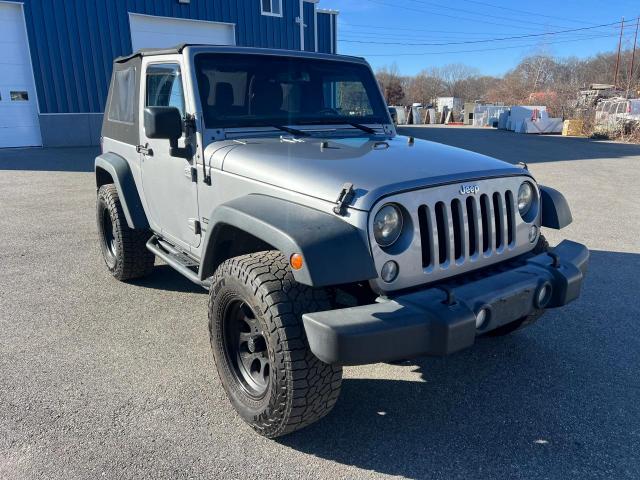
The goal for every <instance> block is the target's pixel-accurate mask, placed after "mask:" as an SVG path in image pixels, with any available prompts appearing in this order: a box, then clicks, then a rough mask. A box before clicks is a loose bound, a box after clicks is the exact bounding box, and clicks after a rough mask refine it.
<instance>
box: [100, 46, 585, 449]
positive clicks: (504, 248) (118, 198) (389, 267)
mask: <svg viewBox="0 0 640 480" xmlns="http://www.w3.org/2000/svg"><path fill="white" fill-rule="evenodd" d="M102 135H103V139H102V154H101V155H100V156H98V157H97V158H96V161H95V173H96V183H97V192H98V200H97V223H98V229H99V232H100V238H101V246H102V253H103V255H104V260H105V262H106V265H107V267H108V269H109V270H110V271H111V273H112V274H113V276H114V277H116V278H117V279H119V280H129V279H132V278H136V277H141V276H144V275H147V274H150V273H151V272H152V270H153V266H154V262H155V258H156V257H159V258H160V259H161V260H163V261H164V262H166V263H167V264H168V265H170V266H171V267H173V268H174V269H175V270H177V271H178V272H179V273H181V274H182V275H184V276H186V277H187V278H188V279H190V280H191V281H193V282H195V283H197V284H199V285H201V286H202V287H203V288H205V289H207V290H209V312H208V314H209V334H210V340H211V346H212V349H213V356H214V359H215V364H216V366H217V370H218V373H219V376H220V380H221V382H222V385H223V386H224V388H225V390H226V392H227V394H228V396H229V399H230V401H231V403H232V404H233V406H234V407H235V409H236V410H237V411H238V413H239V414H240V415H241V416H242V418H243V419H244V420H246V421H247V422H248V423H249V424H250V425H251V426H252V427H253V428H254V429H255V430H257V431H258V432H259V433H260V434H262V435H265V436H267V437H276V436H279V435H283V434H286V433H289V432H292V431H294V430H296V429H299V428H301V427H304V426H306V425H309V424H311V423H313V422H315V421H316V420H318V419H320V418H322V417H323V416H324V415H326V414H327V413H328V412H329V411H330V410H331V408H332V407H333V406H334V404H335V402H336V400H337V398H338V394H339V391H340V385H341V380H342V366H343V365H358V364H367V363H374V362H385V361H395V360H401V359H407V358H412V357H416V356H420V355H446V354H450V353H453V352H456V351H458V350H461V349H463V348H467V347H470V346H472V345H473V343H474V341H475V339H476V337H478V336H479V335H485V334H493V335H502V334H507V333H509V332H512V331H514V330H516V329H517V328H521V327H523V326H525V325H528V324H530V323H532V322H533V321H535V320H536V319H537V318H538V317H539V316H540V315H541V314H542V312H543V311H544V310H545V309H547V308H556V307H561V306H563V305H566V304H567V303H569V302H571V301H573V300H575V299H576V298H577V297H578V295H579V293H580V288H581V284H582V280H583V276H584V275H585V273H586V269H587V263H588V259H589V252H588V250H587V249H586V247H584V246H583V245H580V244H577V243H574V242H571V241H563V242H562V243H560V244H559V245H558V246H556V247H555V248H550V247H549V246H548V244H547V242H546V241H545V240H544V237H543V236H542V235H541V231H540V229H541V227H547V228H554V229H560V228H563V227H564V226H566V225H567V224H569V223H570V222H571V213H570V211H569V207H568V206H567V203H566V201H565V199H564V197H563V196H562V195H561V194H560V193H559V192H557V191H555V190H553V189H551V188H549V187H543V186H541V185H538V184H537V183H536V182H535V180H534V179H533V177H532V176H531V174H530V173H529V172H528V171H527V169H526V167H525V168H522V167H521V166H515V165H511V164H509V163H505V162H502V161H498V160H495V159H493V158H489V157H486V156H483V155H479V154H476V153H472V152H468V151H465V150H460V149H456V148H452V147H448V146H444V145H439V144H436V143H431V142H427V141H419V140H414V139H413V138H403V137H399V136H398V135H396V131H395V128H394V125H393V122H392V120H391V118H390V115H389V111H388V109H387V107H386V105H385V103H384V100H383V97H382V95H381V93H380V90H379V87H378V84H377V83H376V79H375V77H374V75H373V73H372V71H371V68H370V67H369V65H368V64H367V63H366V62H365V61H364V60H363V59H360V58H353V57H345V56H337V55H323V54H312V53H306V52H289V51H282V50H262V49H253V48H236V47H217V46H205V45H181V46H179V47H176V48H172V49H167V50H144V51H139V52H137V53H135V54H133V55H131V56H128V57H126V58H118V59H116V61H115V63H114V71H113V77H112V80H111V87H110V92H109V97H108V100H107V108H106V113H105V116H104V125H103V130H102ZM514 160H517V158H515V159H514Z"/></svg>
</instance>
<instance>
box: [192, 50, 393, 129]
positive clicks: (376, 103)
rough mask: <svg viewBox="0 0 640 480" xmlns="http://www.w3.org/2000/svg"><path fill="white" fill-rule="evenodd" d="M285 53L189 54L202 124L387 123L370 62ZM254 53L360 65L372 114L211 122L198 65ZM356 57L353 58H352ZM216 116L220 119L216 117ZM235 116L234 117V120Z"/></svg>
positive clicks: (220, 126) (275, 58)
mask: <svg viewBox="0 0 640 480" xmlns="http://www.w3.org/2000/svg"><path fill="white" fill-rule="evenodd" d="M287 53H288V54H282V53H280V52H278V53H276V52H273V53H271V52H270V53H268V54H265V53H262V52H242V51H237V50H233V51H222V52H216V51H195V52H194V53H193V56H192V63H191V65H192V75H193V78H192V82H193V85H194V87H195V88H196V91H197V93H196V95H194V100H195V101H196V102H197V107H198V108H197V110H198V111H199V112H200V113H201V115H202V120H203V124H204V126H205V128H206V129H209V130H211V129H214V130H225V129H249V128H264V127H272V126H274V125H279V126H309V127H312V126H313V127H318V126H330V125H333V126H336V125H345V126H351V125H350V124H353V123H358V124H361V125H372V124H373V125H389V124H390V122H391V120H390V117H389V111H388V109H387V105H386V102H385V101H384V98H383V96H382V91H381V90H380V86H379V84H378V81H377V79H376V77H375V74H374V73H373V70H372V69H371V67H370V65H369V64H368V63H367V62H365V61H364V60H362V61H350V60H349V59H348V58H347V59H345V58H344V57H339V56H336V58H335V59H334V58H328V57H329V56H328V55H319V56H317V57H316V56H313V55H301V54H298V52H287ZM223 56H224V57H235V58H239V57H257V58H260V59H261V60H262V59H264V61H269V60H270V59H271V60H273V61H274V62H276V61H282V60H283V59H289V60H291V61H300V62H305V61H308V62H319V63H320V64H335V65H339V64H345V65H349V66H350V67H352V68H354V69H361V72H358V73H359V74H360V75H361V80H362V85H363V87H364V89H365V92H366V95H367V99H368V101H369V104H370V107H371V109H372V112H373V113H372V114H371V115H367V116H360V115H339V116H326V117H318V116H317V115H316V116H312V117H304V116H300V117H298V116H291V115H286V116H270V117H263V118H260V117H254V116H247V115H243V116H242V117H238V118H229V119H228V120H226V121H224V122H222V121H220V122H218V121H216V122H215V123H214V122H213V121H212V120H214V119H212V118H207V115H206V113H205V105H204V102H203V99H202V93H201V88H202V84H201V80H200V77H201V75H200V71H201V68H202V67H201V65H202V63H201V62H203V61H207V60H208V59H209V58H216V57H223ZM354 60H356V59H354ZM217 120H220V119H217ZM234 120H238V121H234Z"/></svg>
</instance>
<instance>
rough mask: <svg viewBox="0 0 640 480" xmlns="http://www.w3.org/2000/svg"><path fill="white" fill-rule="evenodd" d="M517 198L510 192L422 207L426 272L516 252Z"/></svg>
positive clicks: (421, 236)
mask: <svg viewBox="0 0 640 480" xmlns="http://www.w3.org/2000/svg"><path fill="white" fill-rule="evenodd" d="M514 198H515V197H514V195H513V192H512V191H511V190H507V191H504V192H494V193H493V194H482V195H479V196H478V197H471V196H470V197H467V198H466V200H464V201H462V200H461V199H458V198H455V199H453V200H451V201H446V202H445V201H438V202H435V203H434V204H423V205H420V206H419V207H418V221H419V229H420V239H421V244H422V266H423V268H425V269H431V268H436V267H442V268H446V267H447V266H449V265H451V264H461V263H464V262H465V261H466V260H469V259H475V258H478V257H480V256H483V257H487V256H490V255H492V254H494V253H500V252H503V251H504V250H508V249H511V248H514V247H515V235H514V232H515V228H516V225H515V222H516V218H515V214H514V213H515V203H514Z"/></svg>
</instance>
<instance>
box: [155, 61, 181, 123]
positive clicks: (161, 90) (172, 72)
mask: <svg viewBox="0 0 640 480" xmlns="http://www.w3.org/2000/svg"><path fill="white" fill-rule="evenodd" d="M146 91H147V93H146V100H145V106H146V107H176V108H177V109H178V110H180V114H181V115H182V116H184V113H185V108H184V91H183V89H182V76H181V74H180V66H179V65H176V64H171V63H167V64H155V65H149V66H148V67H147V89H146Z"/></svg>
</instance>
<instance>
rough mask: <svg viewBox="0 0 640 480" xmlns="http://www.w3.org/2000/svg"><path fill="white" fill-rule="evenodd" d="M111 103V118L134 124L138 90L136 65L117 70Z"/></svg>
mask: <svg viewBox="0 0 640 480" xmlns="http://www.w3.org/2000/svg"><path fill="white" fill-rule="evenodd" d="M111 88H112V92H111V103H110V104H109V120H110V121H112V122H121V123H128V124H133V120H134V109H135V107H136V106H135V105H134V98H135V90H136V69H135V68H134V67H129V68H125V69H124V70H116V71H115V73H114V75H113V85H112V86H111Z"/></svg>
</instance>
